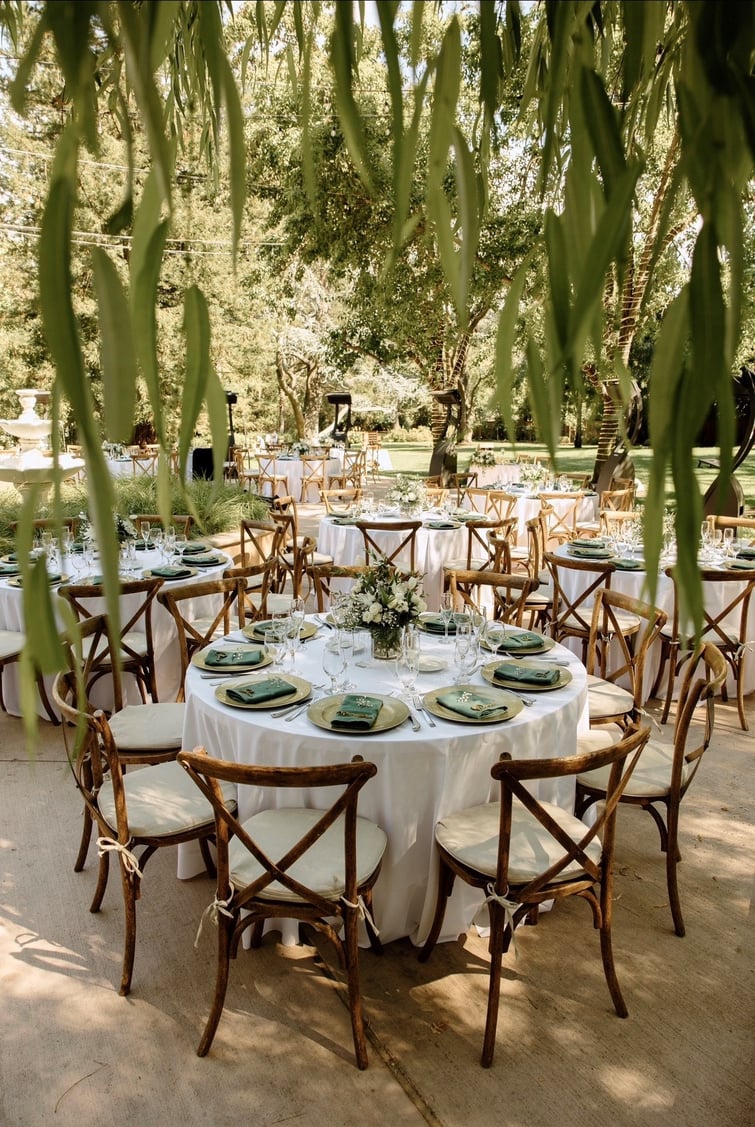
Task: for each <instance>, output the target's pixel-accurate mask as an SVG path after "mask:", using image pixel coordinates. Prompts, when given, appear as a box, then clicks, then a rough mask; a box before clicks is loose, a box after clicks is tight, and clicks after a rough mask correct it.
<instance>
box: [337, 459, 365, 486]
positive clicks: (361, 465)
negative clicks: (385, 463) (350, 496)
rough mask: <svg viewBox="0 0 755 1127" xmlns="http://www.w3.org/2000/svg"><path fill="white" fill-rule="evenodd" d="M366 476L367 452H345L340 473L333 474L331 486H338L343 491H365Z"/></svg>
mask: <svg viewBox="0 0 755 1127" xmlns="http://www.w3.org/2000/svg"><path fill="white" fill-rule="evenodd" d="M365 476H366V451H365V450H344V452H343V461H342V463H341V469H340V472H339V473H336V474H331V476H330V484H331V486H335V485H338V486H339V487H340V488H341V489H348V488H351V489H359V490H361V489H363V488H364V479H365Z"/></svg>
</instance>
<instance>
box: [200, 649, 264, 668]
mask: <svg viewBox="0 0 755 1127" xmlns="http://www.w3.org/2000/svg"><path fill="white" fill-rule="evenodd" d="M263 653H264V651H263V650H261V649H259V648H258V647H254V648H249V647H247V648H239V649H234V650H208V651H207V653H206V654H205V655H204V663H205V665H217V666H228V665H230V666H233V665H257V664H258V663H259V662H260V661H262V656H263Z"/></svg>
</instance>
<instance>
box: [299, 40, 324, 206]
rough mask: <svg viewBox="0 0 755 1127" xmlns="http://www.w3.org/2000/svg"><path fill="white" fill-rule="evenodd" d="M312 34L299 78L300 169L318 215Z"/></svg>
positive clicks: (308, 195) (310, 202)
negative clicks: (313, 117)
mask: <svg viewBox="0 0 755 1127" xmlns="http://www.w3.org/2000/svg"><path fill="white" fill-rule="evenodd" d="M313 44H314V32H312V33H311V34H310V35H308V36H307V38H306V41H305V44H304V50H303V57H302V76H301V151H302V169H303V172H304V188H305V191H306V193H307V199H308V200H309V206H310V207H311V208H312V211H313V213H314V214H315V215H318V214H319V210H320V205H319V202H318V198H317V178H316V176H315V168H314V157H313V154H312V134H311V130H310V122H311V112H312V110H311V105H312V47H313Z"/></svg>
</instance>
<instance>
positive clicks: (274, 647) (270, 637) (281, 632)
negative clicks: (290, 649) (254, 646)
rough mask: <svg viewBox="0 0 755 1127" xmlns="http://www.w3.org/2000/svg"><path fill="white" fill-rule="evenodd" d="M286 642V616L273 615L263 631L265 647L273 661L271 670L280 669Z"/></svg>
mask: <svg viewBox="0 0 755 1127" xmlns="http://www.w3.org/2000/svg"><path fill="white" fill-rule="evenodd" d="M287 642H288V615H287V614H273V616H272V617H271V619H270V624H269V626H268V628H267V630H266V631H265V646H266V648H267V649H268V650H269V651H270V656H271V657H272V659H273V664H272V667H271V668H272V669H273V670H276V669H280V668H281V664H282V661H283V654H284V652H285V650H286V646H287Z"/></svg>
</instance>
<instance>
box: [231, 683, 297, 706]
mask: <svg viewBox="0 0 755 1127" xmlns="http://www.w3.org/2000/svg"><path fill="white" fill-rule="evenodd" d="M295 692H296V687H295V686H294V685H292V684H291V682H290V681H284V680H283V678H282V677H268V678H266V680H264V681H255V682H254V684H253V685H236V686H234V687H231V688H227V689H226V696H228V697H230V698H231V700H232V701H235V702H236V704H262V702H263V701H266V700H276V699H277V698H278V697H290V696H291V695H292V694H293V693H295Z"/></svg>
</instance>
